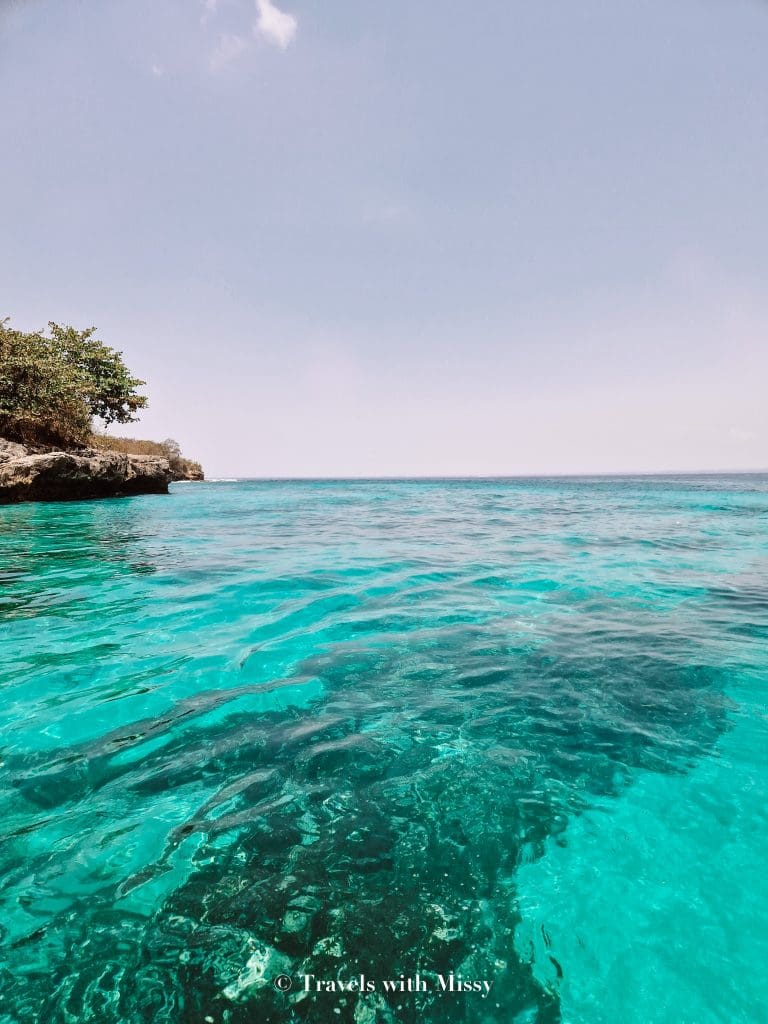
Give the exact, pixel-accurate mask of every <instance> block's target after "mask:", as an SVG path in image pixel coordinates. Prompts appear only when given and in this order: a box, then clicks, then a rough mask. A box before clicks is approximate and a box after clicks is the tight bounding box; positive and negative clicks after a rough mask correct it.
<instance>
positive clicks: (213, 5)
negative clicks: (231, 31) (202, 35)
mask: <svg viewBox="0 0 768 1024" xmlns="http://www.w3.org/2000/svg"><path fill="white" fill-rule="evenodd" d="M202 5H203V13H202V14H201V16H200V24H201V25H202V26H203V28H205V26H206V25H207V24H208V22H209V21H210V20H211V18H213V17H215V15H216V11H217V9H218V6H219V0H202Z"/></svg>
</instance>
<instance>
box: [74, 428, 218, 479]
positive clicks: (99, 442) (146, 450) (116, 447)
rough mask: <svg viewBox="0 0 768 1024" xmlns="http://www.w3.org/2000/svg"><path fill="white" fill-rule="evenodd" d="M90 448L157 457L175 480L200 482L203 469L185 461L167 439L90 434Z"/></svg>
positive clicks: (169, 439)
mask: <svg viewBox="0 0 768 1024" xmlns="http://www.w3.org/2000/svg"><path fill="white" fill-rule="evenodd" d="M88 444H89V445H90V447H91V448H100V449H102V450H104V451H110V452H122V453H123V454H125V455H159V456H160V457H161V458H163V459H167V460H168V464H169V465H170V467H171V473H172V474H173V476H174V479H176V480H202V479H203V467H202V466H201V465H200V463H199V462H195V461H194V460H193V459H185V458H184V456H183V455H182V454H181V446H180V445H179V442H178V441H174V440H173V438H171V437H168V438H166V440H165V441H141V440H138V439H137V438H134V437H112V436H110V435H109V434H98V433H94V434H91V436H90V438H89V441H88Z"/></svg>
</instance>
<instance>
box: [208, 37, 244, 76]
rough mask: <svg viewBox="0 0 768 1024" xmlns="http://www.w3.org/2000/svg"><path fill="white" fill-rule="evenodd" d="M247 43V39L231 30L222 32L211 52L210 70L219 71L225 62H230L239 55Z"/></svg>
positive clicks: (225, 64) (224, 65)
mask: <svg viewBox="0 0 768 1024" xmlns="http://www.w3.org/2000/svg"><path fill="white" fill-rule="evenodd" d="M247 45H248V41H247V40H246V39H244V38H243V37H242V36H238V35H236V34H235V33H233V32H222V34H221V35H220V36H219V42H218V44H217V46H216V49H215V50H214V51H213V53H212V54H211V61H210V64H211V70H212V71H220V70H221V69H222V68H224V67H226V66H227V64H231V63H232V61H233V60H235V59H236V58H237V57H239V56H240V54H241V53H242V52H243V50H245V48H246V47H247Z"/></svg>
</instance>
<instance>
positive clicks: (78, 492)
mask: <svg viewBox="0 0 768 1024" xmlns="http://www.w3.org/2000/svg"><path fill="white" fill-rule="evenodd" d="M172 479H174V475H173V474H172V472H171V468H170V466H169V465H168V460H167V459H163V458H160V457H158V456H154V455H126V454H123V453H121V452H111V451H96V450H95V449H92V448H85V449H82V450H79V451H57V450H41V449H32V448H27V447H26V446H24V445H21V444H15V443H14V442H12V441H4V440H2V439H0V504H9V503H12V502H19V501H76V500H80V499H83V498H110V497H115V496H117V495H125V494H167V493H168V483H169V481H170V480H172Z"/></svg>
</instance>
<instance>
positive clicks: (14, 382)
mask: <svg viewBox="0 0 768 1024" xmlns="http://www.w3.org/2000/svg"><path fill="white" fill-rule="evenodd" d="M95 333H96V328H95V327H89V328H86V330H84V331H78V330H76V329H75V328H74V327H62V326H60V325H59V324H55V323H49V324H48V331H47V332H43V331H32V332H26V331H17V330H15V329H14V328H12V327H11V326H10V323H9V321H8V320H3V321H0V435H2V436H4V437H7V438H10V439H11V440H15V441H21V442H27V443H31V444H46V445H62V446H65V447H66V446H72V445H78V444H85V443H86V442H87V441H88V439H89V436H90V433H91V421H92V420H93V419H94V418H96V419H100V420H102V421H103V422H104V423H105V424H109V423H130V422H132V421H133V420H135V419H136V413H137V412H138V410H139V409H143V408H144V406H145V405H146V404H147V398H146V395H142V394H140V393H139V391H138V389H139V388H140V387H141V386H142V385H143V384H144V381H143V380H139V378H138V377H133V376H132V375H131V373H130V371H129V370H128V367H127V366H126V365H125V363H124V362H123V357H122V353H121V352H117V351H116V350H115V349H113V348H110V346H109V345H105V344H104V343H103V342H102V341H99V340H98V339H97V338H95V337H94V334H95Z"/></svg>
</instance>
